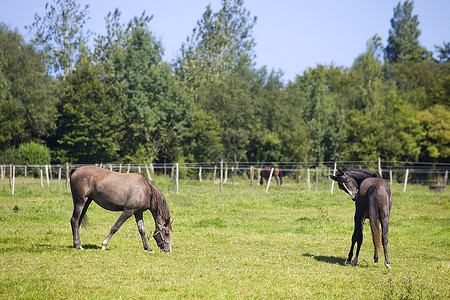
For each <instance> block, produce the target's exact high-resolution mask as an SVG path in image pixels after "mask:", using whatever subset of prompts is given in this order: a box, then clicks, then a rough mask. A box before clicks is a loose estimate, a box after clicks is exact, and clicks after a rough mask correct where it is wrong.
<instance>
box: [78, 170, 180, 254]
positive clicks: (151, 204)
mask: <svg viewBox="0 0 450 300" xmlns="http://www.w3.org/2000/svg"><path fill="white" fill-rule="evenodd" d="M70 189H71V191H72V199H73V214H72V218H71V220H70V224H71V225H72V235H73V246H74V248H76V249H83V247H82V246H81V241H80V231H79V228H80V225H81V223H82V220H83V218H84V217H85V214H86V211H87V209H88V207H89V204H91V202H92V201H94V202H95V203H97V204H98V205H99V206H101V207H102V208H104V209H107V210H111V211H122V214H121V215H120V217H119V219H117V221H116V223H115V224H114V225H113V227H112V228H111V231H110V233H109V234H108V236H107V237H106V238H105V240H104V241H103V242H102V250H105V249H106V245H107V244H108V242H109V240H110V239H111V237H112V236H113V235H114V234H115V233H116V232H117V231H118V230H119V228H120V226H122V224H123V223H124V222H125V221H126V220H127V219H128V218H129V217H131V216H132V215H134V217H135V219H136V223H137V226H138V231H139V233H140V235H141V238H142V243H143V246H144V249H145V250H148V251H150V252H153V250H152V249H151V248H150V247H149V245H148V242H147V238H146V237H145V227H144V220H143V212H144V211H146V210H150V211H151V213H152V215H153V219H154V221H155V231H154V233H153V238H154V239H155V241H156V243H157V245H158V247H159V248H160V249H161V251H164V252H170V251H172V243H171V233H172V221H171V218H170V212H169V206H168V204H167V200H166V198H165V197H164V195H163V193H162V192H161V191H160V190H159V189H158V188H157V187H156V186H155V185H154V184H153V183H151V182H150V181H149V180H148V179H147V178H146V177H145V176H144V175H142V174H137V173H129V174H125V173H117V172H113V171H109V170H105V169H102V168H98V167H94V166H83V167H79V168H75V169H73V170H72V171H71V173H70Z"/></svg>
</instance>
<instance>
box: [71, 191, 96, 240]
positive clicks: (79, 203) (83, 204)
mask: <svg viewBox="0 0 450 300" xmlns="http://www.w3.org/2000/svg"><path fill="white" fill-rule="evenodd" d="M90 203H91V201H90V200H89V199H88V198H87V197H77V196H74V197H73V213H72V218H71V219H70V225H71V226H72V237H73V247H74V248H76V249H83V247H81V240H80V224H81V219H82V217H83V216H84V214H85V213H86V210H87V207H88V206H89V204H90Z"/></svg>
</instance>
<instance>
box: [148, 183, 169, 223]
mask: <svg viewBox="0 0 450 300" xmlns="http://www.w3.org/2000/svg"><path fill="white" fill-rule="evenodd" d="M142 176H144V175H142ZM144 178H145V181H146V182H147V184H148V186H149V188H150V206H151V210H152V213H156V215H158V214H161V215H162V217H163V218H164V220H170V211H169V204H168V203H167V200H166V197H164V194H163V193H162V192H161V191H160V190H159V189H158V188H157V187H156V186H155V185H154V184H153V183H152V182H151V181H150V180H149V179H148V178H147V177H145V176H144Z"/></svg>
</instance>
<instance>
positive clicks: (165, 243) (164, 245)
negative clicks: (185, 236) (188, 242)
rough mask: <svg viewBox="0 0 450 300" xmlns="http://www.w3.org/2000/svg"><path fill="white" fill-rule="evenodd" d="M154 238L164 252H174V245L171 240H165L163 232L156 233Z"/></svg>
mask: <svg viewBox="0 0 450 300" xmlns="http://www.w3.org/2000/svg"><path fill="white" fill-rule="evenodd" d="M153 238H154V239H155V241H156V244H157V245H158V247H159V249H161V251H162V252H171V251H172V243H171V242H170V238H169V239H168V240H167V239H165V238H164V235H163V233H162V232H161V231H158V232H155V233H154V234H153Z"/></svg>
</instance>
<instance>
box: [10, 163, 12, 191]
mask: <svg viewBox="0 0 450 300" xmlns="http://www.w3.org/2000/svg"><path fill="white" fill-rule="evenodd" d="M9 188H10V189H12V164H9Z"/></svg>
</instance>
